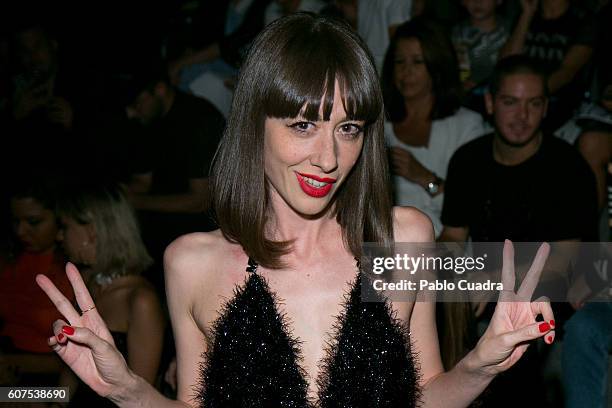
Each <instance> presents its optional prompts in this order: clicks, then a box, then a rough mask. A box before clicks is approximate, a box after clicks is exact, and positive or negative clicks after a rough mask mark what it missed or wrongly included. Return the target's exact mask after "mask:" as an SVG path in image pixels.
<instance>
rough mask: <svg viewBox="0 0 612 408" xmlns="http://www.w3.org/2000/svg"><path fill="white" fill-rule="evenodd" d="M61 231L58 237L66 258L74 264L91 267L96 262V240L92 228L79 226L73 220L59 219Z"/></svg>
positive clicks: (85, 225) (86, 225)
mask: <svg viewBox="0 0 612 408" xmlns="http://www.w3.org/2000/svg"><path fill="white" fill-rule="evenodd" d="M61 224H62V229H61V231H60V233H59V235H58V238H59V240H60V241H61V242H62V246H63V247H64V252H65V253H66V256H67V257H68V259H69V260H70V262H73V263H75V264H80V265H87V266H91V265H93V264H94V263H95V261H96V240H95V234H94V232H93V227H92V226H91V225H89V224H79V223H78V222H77V221H76V220H75V219H74V218H71V217H66V216H63V217H61Z"/></svg>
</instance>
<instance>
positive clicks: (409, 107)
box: [404, 93, 434, 121]
mask: <svg viewBox="0 0 612 408" xmlns="http://www.w3.org/2000/svg"><path fill="white" fill-rule="evenodd" d="M404 104H405V106H406V118H405V120H406V121H413V120H419V119H427V120H429V118H430V116H431V111H432V109H433V105H434V96H433V95H432V94H431V93H428V94H427V95H423V96H418V97H415V98H411V99H404Z"/></svg>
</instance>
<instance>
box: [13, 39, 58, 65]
mask: <svg viewBox="0 0 612 408" xmlns="http://www.w3.org/2000/svg"><path fill="white" fill-rule="evenodd" d="M56 48H57V44H56V43H55V42H54V41H51V40H50V39H49V38H48V37H47V36H46V35H45V33H44V32H43V31H42V30H40V29H31V30H26V31H23V32H21V33H19V35H18V36H17V56H18V58H19V62H20V63H21V65H22V67H23V69H24V70H25V71H26V72H28V73H33V72H34V71H41V72H44V73H50V72H51V71H52V70H53V68H54V65H55V52H56Z"/></svg>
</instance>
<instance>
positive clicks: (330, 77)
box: [211, 13, 393, 269]
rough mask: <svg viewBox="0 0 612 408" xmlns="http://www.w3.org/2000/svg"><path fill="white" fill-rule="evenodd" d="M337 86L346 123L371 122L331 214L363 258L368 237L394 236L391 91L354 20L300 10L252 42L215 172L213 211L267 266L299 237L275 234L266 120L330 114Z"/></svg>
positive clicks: (279, 260) (279, 264)
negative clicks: (386, 109) (387, 119)
mask: <svg viewBox="0 0 612 408" xmlns="http://www.w3.org/2000/svg"><path fill="white" fill-rule="evenodd" d="M336 83H338V86H339V88H340V94H341V95H342V97H341V99H342V101H341V102H342V105H343V107H344V110H345V111H346V115H347V120H359V121H364V122H365V124H366V127H365V132H364V143H363V148H362V153H361V155H360V157H359V159H358V161H357V163H355V165H354V166H353V169H352V170H351V175H350V177H348V178H347V180H346V182H345V183H344V185H343V186H342V188H341V189H340V190H339V191H338V194H337V197H335V198H334V200H335V205H334V208H333V213H332V215H334V216H335V217H336V220H337V221H338V223H339V225H340V226H341V227H342V235H343V241H344V243H345V246H346V247H347V248H350V251H351V253H353V254H354V255H355V256H359V254H361V251H362V248H361V245H362V243H363V242H364V240H366V241H370V242H379V243H389V242H391V241H392V238H393V220H392V218H391V206H392V202H391V191H390V188H389V185H390V181H389V175H388V168H387V167H388V166H387V152H386V149H385V143H384V134H383V133H384V130H383V120H384V115H383V97H382V92H381V91H380V87H379V77H378V73H377V72H376V68H374V62H373V59H372V57H371V56H370V54H369V52H368V50H367V47H366V45H365V44H364V43H363V41H362V40H361V39H360V38H359V36H358V35H357V34H356V33H355V32H354V31H353V29H352V28H351V27H350V26H349V25H348V24H346V23H344V22H342V21H338V20H333V19H330V18H326V17H318V16H315V15H313V14H308V13H295V14H292V15H289V16H286V17H283V18H280V19H278V20H276V21H274V22H272V23H271V24H269V25H268V26H267V27H266V28H265V29H264V31H262V32H261V33H260V35H259V36H258V37H257V38H256V39H255V41H253V44H252V46H251V48H250V50H249V52H248V54H247V57H246V60H245V62H244V64H243V66H242V68H241V71H240V76H239V78H238V82H237V84H236V89H235V92H234V99H233V101H232V109H231V111H230V115H229V118H228V122H227V127H226V130H225V134H224V136H223V139H222V142H221V144H220V146H219V150H218V152H217V155H216V157H215V162H214V167H213V171H212V183H211V184H212V188H213V205H214V211H215V216H216V220H217V222H218V224H219V227H220V229H221V232H222V233H223V236H224V237H225V238H226V239H227V240H229V241H230V242H236V243H239V244H240V245H241V246H242V248H243V249H244V251H245V252H246V253H247V254H248V255H249V256H250V257H252V258H253V259H255V260H256V261H257V262H258V263H259V264H260V265H262V266H264V267H266V268H272V269H278V268H283V267H285V266H286V265H285V263H284V261H283V257H284V256H285V255H286V254H288V253H289V252H290V251H291V247H292V243H293V241H275V240H272V239H270V237H268V236H267V235H266V225H267V223H268V222H269V220H270V216H271V214H270V200H269V191H268V186H267V181H266V178H265V174H264V171H262V169H264V168H265V160H264V148H263V146H264V137H265V121H266V118H269V117H272V118H281V119H282V118H295V117H298V116H301V117H303V118H304V119H305V120H308V121H319V120H325V121H327V120H329V118H330V116H331V112H332V108H333V104H334V102H336V103H338V101H334V87H335V84H336ZM321 116H322V117H321Z"/></svg>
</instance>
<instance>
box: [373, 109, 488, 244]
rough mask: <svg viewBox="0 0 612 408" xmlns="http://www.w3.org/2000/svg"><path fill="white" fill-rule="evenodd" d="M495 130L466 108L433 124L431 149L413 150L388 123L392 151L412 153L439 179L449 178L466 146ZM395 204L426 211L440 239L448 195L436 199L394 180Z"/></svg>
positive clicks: (423, 191) (417, 148) (396, 178)
mask: <svg viewBox="0 0 612 408" xmlns="http://www.w3.org/2000/svg"><path fill="white" fill-rule="evenodd" d="M491 130H492V129H491V127H490V125H488V124H487V123H486V122H485V121H484V119H483V118H482V116H480V114H478V113H476V112H474V111H471V110H469V109H466V108H459V110H458V111H457V112H456V113H455V114H454V115H452V116H448V117H446V118H444V119H438V120H434V121H433V122H432V123H431V131H430V134H429V144H428V146H409V145H407V144H405V143H404V142H402V141H400V140H399V139H398V138H397V136H395V132H394V131H393V124H392V123H390V122H386V123H385V139H386V142H387V146H389V147H401V148H402V149H405V150H408V151H409V152H411V153H412V155H413V156H414V158H415V159H417V160H418V161H419V162H420V163H421V164H422V165H423V166H425V167H426V168H427V169H429V170H430V171H432V172H434V173H435V174H436V175H437V176H438V177H441V178H443V179H445V178H446V171H447V168H448V162H449V161H450V159H451V157H452V155H453V153H455V151H456V150H457V149H458V148H459V147H460V146H462V145H463V144H465V143H467V142H469V141H470V140H473V139H475V138H477V137H479V136H482V135H484V134H486V133H488V132H490V131H491ZM393 183H394V187H395V204H396V205H402V206H413V207H416V208H418V209H419V210H421V211H423V212H424V213H425V214H427V215H428V216H429V218H431V221H432V223H433V225H434V230H435V233H436V237H438V236H439V235H440V233H441V232H442V221H440V216H441V214H442V202H443V200H444V194H438V195H436V196H435V197H432V196H430V195H429V193H427V191H425V189H424V188H423V187H421V186H420V185H418V184H416V183H413V182H411V181H408V180H406V179H405V178H403V177H401V176H394V177H393Z"/></svg>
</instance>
